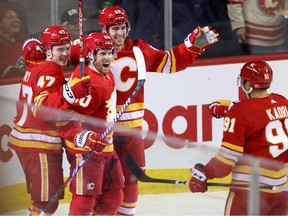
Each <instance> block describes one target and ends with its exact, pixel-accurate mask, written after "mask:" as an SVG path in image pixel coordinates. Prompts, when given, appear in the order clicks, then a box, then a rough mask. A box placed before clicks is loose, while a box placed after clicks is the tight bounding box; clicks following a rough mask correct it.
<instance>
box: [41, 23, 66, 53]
mask: <svg viewBox="0 0 288 216" xmlns="http://www.w3.org/2000/svg"><path fill="white" fill-rule="evenodd" d="M69 43H71V37H70V34H69V32H68V31H67V30H66V29H65V28H64V27H63V26H60V25H56V26H49V27H47V28H45V29H44V31H43V33H42V44H43V46H44V48H45V49H51V48H52V46H57V45H58V46H59V45H63V44H69Z"/></svg>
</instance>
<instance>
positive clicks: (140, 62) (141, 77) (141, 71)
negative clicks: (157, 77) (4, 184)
mask: <svg viewBox="0 0 288 216" xmlns="http://www.w3.org/2000/svg"><path fill="white" fill-rule="evenodd" d="M133 53H134V56H135V58H136V63H137V68H138V77H137V84H136V87H135V89H134V90H133V92H132V94H131V95H130V97H129V98H128V99H127V100H126V102H125V103H124V105H123V106H122V108H121V109H120V110H119V111H118V112H117V114H116V117H115V118H114V119H113V121H112V122H110V124H109V126H108V127H107V128H106V129H105V131H104V132H103V133H102V134H101V139H104V138H105V137H106V136H107V135H108V134H109V133H110V132H111V130H112V128H113V126H114V125H115V124H116V122H117V121H118V120H119V119H120V117H121V116H122V114H123V113H124V111H125V110H126V108H127V107H128V106H129V104H130V103H131V101H132V100H133V99H134V98H135V96H136V95H137V93H138V92H139V90H140V89H141V88H142V86H143V85H144V83H145V78H146V65H145V59H144V56H143V53H142V51H141V50H140V48H139V47H136V46H135V47H133ZM92 154H93V151H89V152H88V153H87V154H86V155H85V156H84V157H83V158H82V160H81V161H80V162H79V164H77V166H76V167H75V169H74V170H73V172H72V175H71V176H69V177H68V178H67V179H66V181H65V182H64V184H63V185H62V186H61V187H60V188H59V190H58V191H57V192H56V194H55V195H54V196H53V197H52V199H51V200H50V201H49V202H48V203H47V205H46V206H45V207H44V209H43V210H42V212H41V215H45V213H47V212H48V210H49V209H50V208H51V206H52V205H53V204H54V203H55V202H56V201H57V200H58V199H59V197H60V195H61V194H62V193H63V191H64V190H65V188H66V187H67V186H68V185H69V184H70V182H71V181H72V180H73V178H74V177H75V176H76V174H77V173H78V171H79V170H80V169H81V168H82V166H83V165H84V164H85V163H86V161H87V160H88V159H89V158H90V157H91V156H92Z"/></svg>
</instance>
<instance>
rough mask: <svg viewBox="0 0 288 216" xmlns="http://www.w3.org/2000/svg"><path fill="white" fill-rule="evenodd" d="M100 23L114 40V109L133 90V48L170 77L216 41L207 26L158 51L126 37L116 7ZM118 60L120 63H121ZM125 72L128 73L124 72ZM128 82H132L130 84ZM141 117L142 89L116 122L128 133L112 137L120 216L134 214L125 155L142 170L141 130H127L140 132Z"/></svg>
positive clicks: (134, 192)
mask: <svg viewBox="0 0 288 216" xmlns="http://www.w3.org/2000/svg"><path fill="white" fill-rule="evenodd" d="M99 22H100V25H101V26H102V32H104V33H108V34H109V35H110V36H111V38H112V40H113V41H114V48H115V54H116V59H115V61H114V62H113V63H112V68H111V70H112V72H113V74H114V77H115V83H116V90H117V110H119V109H121V107H122V106H123V104H124V103H125V101H126V99H127V98H128V97H129V96H130V94H131V92H132V91H133V88H134V87H135V70H133V69H131V65H129V64H131V61H130V62H129V63H127V62H125V55H126V56H128V55H130V53H131V52H132V48H133V46H138V47H139V48H140V49H141V50H142V52H143V54H144V58H145V61H146V68H147V71H152V72H157V73H168V74H172V73H175V72H178V71H181V70H184V69H185V68H187V67H189V66H191V65H192V63H193V62H194V61H195V60H196V59H197V58H198V57H199V56H200V55H201V54H202V53H203V52H204V50H205V49H206V48H208V47H210V46H211V45H212V44H214V43H216V42H217V41H219V36H218V33H217V32H216V30H215V29H212V28H211V27H209V26H205V27H203V28H201V27H198V28H196V29H195V30H194V31H192V32H191V34H189V35H188V36H187V38H186V39H185V42H184V43H182V44H180V45H179V46H176V47H174V48H172V49H170V50H169V51H164V50H157V49H156V48H154V47H152V46H151V45H150V44H148V43H147V42H145V41H143V40H141V39H138V40H135V41H132V40H129V39H128V38H127V36H128V33H129V30H130V24H129V19H128V16H127V13H126V12H125V11H124V9H123V8H121V7H119V6H112V7H107V8H104V9H103V10H102V12H101V13H100V16H99ZM77 49H78V51H77ZM121 58H123V60H121V61H120V59H121ZM118 59H119V61H118ZM129 59H131V58H129ZM78 60H79V45H76V46H73V48H72V51H71V61H72V63H73V64H78ZM128 69H130V70H129V71H128V72H127V70H128ZM136 76H137V75H136ZM127 80H134V81H133V82H132V83H131V82H127ZM143 116H144V90H143V89H141V90H140V91H139V93H138V94H137V96H136V97H135V98H134V99H133V101H132V102H131V104H130V105H129V106H128V108H127V109H126V111H125V112H124V114H123V115H122V117H121V118H120V120H119V121H118V122H119V124H120V125H121V126H124V127H126V128H128V129H127V131H121V132H115V136H114V146H115V150H116V152H117V153H118V156H119V158H120V161H121V164H122V168H123V172H124V176H125V187H124V201H123V203H122V205H121V207H120V208H119V211H118V213H119V214H123V215H133V214H135V209H136V203H137V200H138V193H139V192H138V182H137V180H136V178H135V177H133V175H132V173H131V172H130V170H129V168H128V167H127V165H126V162H125V159H124V158H125V155H126V154H127V153H130V154H132V155H133V157H134V159H135V160H136V161H137V163H138V165H139V166H141V167H142V168H143V169H145V155H144V142H143V138H142V135H141V131H140V130H137V131H138V133H131V131H130V130H129V128H133V129H141V127H142V122H143ZM135 131H136V130H135Z"/></svg>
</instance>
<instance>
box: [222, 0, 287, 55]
mask: <svg viewBox="0 0 288 216" xmlns="http://www.w3.org/2000/svg"><path fill="white" fill-rule="evenodd" d="M284 6H286V7H287V6H288V0H278V1H256V0H255V1H251V0H230V1H228V2H227V9H228V15H229V18H230V22H231V25H232V29H233V30H234V31H235V33H236V36H237V38H238V41H239V43H241V45H242V51H243V54H264V53H274V52H281V51H287V47H286V48H285V47H284V46H283V45H284V38H285V34H284V33H285V31H284V25H283V17H282V16H280V15H276V14H275V11H277V10H279V9H282V8H283V7H284Z"/></svg>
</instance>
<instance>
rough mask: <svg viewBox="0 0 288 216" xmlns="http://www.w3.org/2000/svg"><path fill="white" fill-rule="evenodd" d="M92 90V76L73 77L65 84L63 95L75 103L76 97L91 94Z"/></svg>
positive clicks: (71, 102)
mask: <svg viewBox="0 0 288 216" xmlns="http://www.w3.org/2000/svg"><path fill="white" fill-rule="evenodd" d="M90 90H91V82H90V76H84V77H82V78H77V77H76V78H73V79H72V80H70V81H69V82H67V83H65V84H64V85H63V97H64V98H65V99H66V100H67V101H68V102H69V103H70V104H73V103H74V101H75V100H76V99H80V98H84V97H86V96H87V95H89V93H90Z"/></svg>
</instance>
